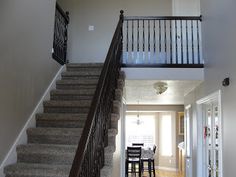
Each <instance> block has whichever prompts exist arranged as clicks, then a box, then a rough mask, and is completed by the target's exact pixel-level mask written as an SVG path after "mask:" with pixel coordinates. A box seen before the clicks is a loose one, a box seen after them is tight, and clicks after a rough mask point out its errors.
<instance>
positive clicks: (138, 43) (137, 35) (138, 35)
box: [137, 20, 139, 52]
mask: <svg viewBox="0 0 236 177" xmlns="http://www.w3.org/2000/svg"><path fill="white" fill-rule="evenodd" d="M137 23H138V24H137V26H138V28H137V51H138V52H139V20H138V21H137Z"/></svg>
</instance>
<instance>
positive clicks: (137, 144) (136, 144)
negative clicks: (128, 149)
mask: <svg viewBox="0 0 236 177" xmlns="http://www.w3.org/2000/svg"><path fill="white" fill-rule="evenodd" d="M132 146H144V143H132Z"/></svg>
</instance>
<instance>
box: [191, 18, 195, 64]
mask: <svg viewBox="0 0 236 177" xmlns="http://www.w3.org/2000/svg"><path fill="white" fill-rule="evenodd" d="M191 33H192V60H193V61H192V62H193V64H195V61H194V38H193V20H191Z"/></svg>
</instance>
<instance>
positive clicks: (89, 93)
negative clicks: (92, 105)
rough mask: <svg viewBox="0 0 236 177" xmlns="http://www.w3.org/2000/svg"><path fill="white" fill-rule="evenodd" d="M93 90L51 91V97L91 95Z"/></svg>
mask: <svg viewBox="0 0 236 177" xmlns="http://www.w3.org/2000/svg"><path fill="white" fill-rule="evenodd" d="M94 92H95V89H79V90H60V89H54V90H51V95H93V94H94Z"/></svg>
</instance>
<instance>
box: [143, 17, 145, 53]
mask: <svg viewBox="0 0 236 177" xmlns="http://www.w3.org/2000/svg"><path fill="white" fill-rule="evenodd" d="M143 52H145V25H144V20H143Z"/></svg>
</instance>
